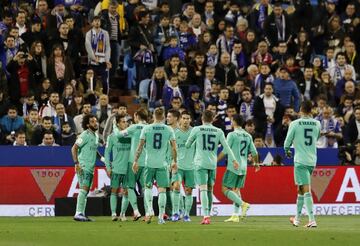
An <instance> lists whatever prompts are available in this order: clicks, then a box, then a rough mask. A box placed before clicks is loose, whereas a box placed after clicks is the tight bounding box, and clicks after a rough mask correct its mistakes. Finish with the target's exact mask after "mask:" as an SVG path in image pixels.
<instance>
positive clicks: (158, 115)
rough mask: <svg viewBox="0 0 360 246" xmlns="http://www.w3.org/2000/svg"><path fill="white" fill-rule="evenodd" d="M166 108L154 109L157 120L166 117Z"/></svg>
mask: <svg viewBox="0 0 360 246" xmlns="http://www.w3.org/2000/svg"><path fill="white" fill-rule="evenodd" d="M164 113H165V110H164V108H162V107H159V108H156V109H155V110H154V117H155V119H156V120H163V119H164Z"/></svg>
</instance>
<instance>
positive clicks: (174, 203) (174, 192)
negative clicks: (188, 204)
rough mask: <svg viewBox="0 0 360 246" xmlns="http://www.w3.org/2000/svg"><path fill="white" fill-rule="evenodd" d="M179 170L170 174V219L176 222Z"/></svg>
mask: <svg viewBox="0 0 360 246" xmlns="http://www.w3.org/2000/svg"><path fill="white" fill-rule="evenodd" d="M179 176H180V170H178V171H177V172H176V173H173V174H172V177H171V187H172V198H173V199H172V217H171V220H172V221H173V222H176V221H178V220H179V218H180V217H179V205H180V177H179Z"/></svg>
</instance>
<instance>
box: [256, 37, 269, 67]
mask: <svg viewBox="0 0 360 246" xmlns="http://www.w3.org/2000/svg"><path fill="white" fill-rule="evenodd" d="M272 62H273V58H272V55H271V54H270V52H269V51H268V44H267V43H266V42H265V41H264V40H262V41H260V42H259V43H258V48H257V50H256V51H255V52H254V53H252V55H251V63H252V64H255V65H258V66H259V65H260V64H262V63H266V64H268V65H269V66H270V65H271V64H272Z"/></svg>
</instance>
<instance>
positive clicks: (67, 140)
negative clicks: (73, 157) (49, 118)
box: [60, 122, 76, 146]
mask: <svg viewBox="0 0 360 246" xmlns="http://www.w3.org/2000/svg"><path fill="white" fill-rule="evenodd" d="M75 141H76V134H75V133H74V132H73V130H72V129H71V127H70V125H69V123H68V122H64V123H63V124H62V126H61V142H60V143H61V146H72V145H74V143H75Z"/></svg>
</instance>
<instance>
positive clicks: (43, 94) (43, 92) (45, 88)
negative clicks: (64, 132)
mask: <svg viewBox="0 0 360 246" xmlns="http://www.w3.org/2000/svg"><path fill="white" fill-rule="evenodd" d="M52 91H53V89H52V87H51V83H50V80H49V79H47V78H45V79H43V80H41V84H40V86H38V87H37V88H36V93H35V99H36V101H37V102H38V104H39V107H42V106H44V105H46V104H47V102H48V100H49V98H50V94H51V92H52Z"/></svg>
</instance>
